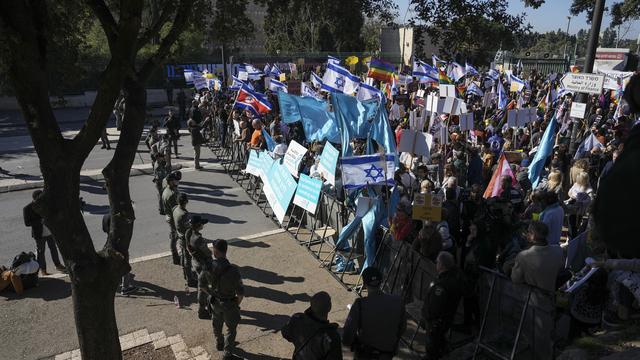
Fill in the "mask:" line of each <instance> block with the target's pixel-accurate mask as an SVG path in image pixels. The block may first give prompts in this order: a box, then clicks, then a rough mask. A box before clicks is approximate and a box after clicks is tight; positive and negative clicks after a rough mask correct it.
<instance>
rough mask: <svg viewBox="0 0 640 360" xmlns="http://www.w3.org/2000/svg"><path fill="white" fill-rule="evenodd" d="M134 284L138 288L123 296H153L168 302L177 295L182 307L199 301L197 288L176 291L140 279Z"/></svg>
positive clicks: (134, 281) (171, 301)
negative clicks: (187, 290)
mask: <svg viewBox="0 0 640 360" xmlns="http://www.w3.org/2000/svg"><path fill="white" fill-rule="evenodd" d="M132 285H133V286H137V287H138V288H137V289H136V290H135V291H133V292H132V293H131V294H129V295H126V296H123V297H130V298H138V297H146V298H148V297H153V298H157V299H162V300H165V301H167V302H170V303H173V300H174V297H175V296H177V297H178V299H179V301H180V306H181V307H189V306H190V305H191V304H194V303H197V292H196V291H195V289H194V290H193V291H189V293H188V294H187V293H185V292H184V291H175V290H171V289H167V288H165V287H162V286H160V285H157V284H152V283H150V282H147V281H138V280H135V278H134V280H133V282H132ZM157 305H164V304H155V305H154V304H152V305H149V306H157Z"/></svg>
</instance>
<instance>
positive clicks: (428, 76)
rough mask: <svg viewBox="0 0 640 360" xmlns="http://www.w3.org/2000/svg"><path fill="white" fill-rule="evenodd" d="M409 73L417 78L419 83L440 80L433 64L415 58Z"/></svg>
mask: <svg viewBox="0 0 640 360" xmlns="http://www.w3.org/2000/svg"><path fill="white" fill-rule="evenodd" d="M411 74H412V75H413V76H415V77H416V78H418V81H420V83H427V82H438V81H440V79H439V77H438V71H437V70H436V69H435V68H434V67H433V66H431V65H429V64H427V63H425V62H424V61H422V60H416V61H414V62H413V71H412V73H411Z"/></svg>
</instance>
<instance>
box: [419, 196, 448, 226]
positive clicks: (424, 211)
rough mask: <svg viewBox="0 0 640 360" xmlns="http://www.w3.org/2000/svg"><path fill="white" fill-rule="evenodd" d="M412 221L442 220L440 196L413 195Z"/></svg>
mask: <svg viewBox="0 0 640 360" xmlns="http://www.w3.org/2000/svg"><path fill="white" fill-rule="evenodd" d="M413 219H414V220H429V221H441V220H442V195H439V194H415V197H414V199H413Z"/></svg>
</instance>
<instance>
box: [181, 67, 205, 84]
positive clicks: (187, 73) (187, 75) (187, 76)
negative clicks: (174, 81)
mask: <svg viewBox="0 0 640 360" xmlns="http://www.w3.org/2000/svg"><path fill="white" fill-rule="evenodd" d="M194 73H199V74H200V76H202V73H201V72H199V71H194V70H193V69H184V72H183V73H182V75H183V76H184V81H185V82H186V83H187V85H191V84H193V76H194Z"/></svg>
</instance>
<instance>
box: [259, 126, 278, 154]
mask: <svg viewBox="0 0 640 360" xmlns="http://www.w3.org/2000/svg"><path fill="white" fill-rule="evenodd" d="M262 137H264V141H265V142H266V143H267V150H269V151H273V150H274V149H275V148H276V142H275V141H273V139H272V138H271V135H269V133H268V132H267V131H266V130H265V129H264V128H262Z"/></svg>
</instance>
